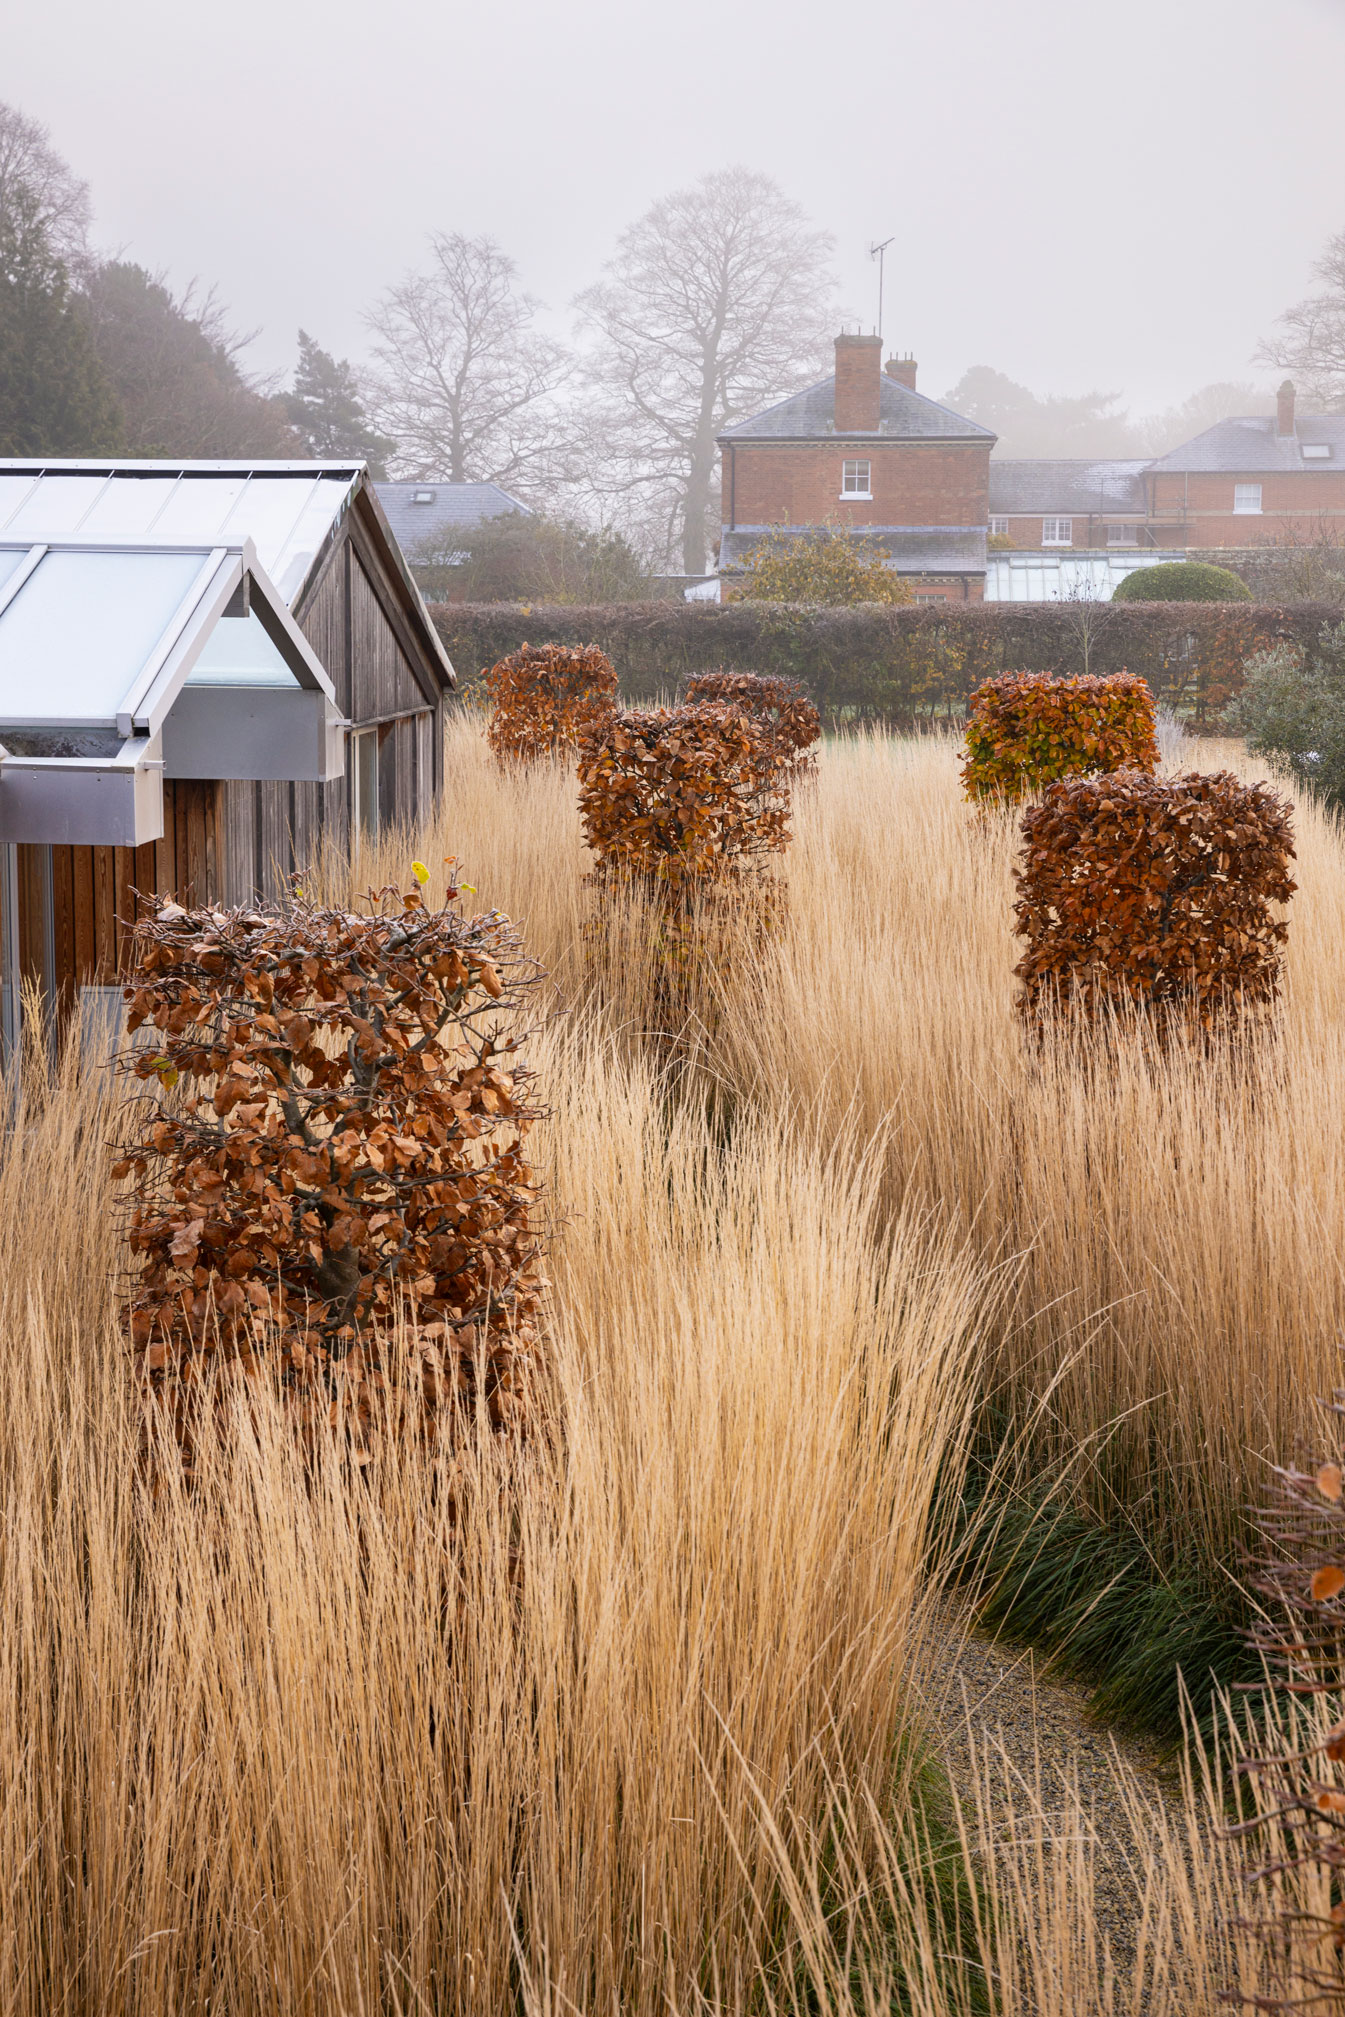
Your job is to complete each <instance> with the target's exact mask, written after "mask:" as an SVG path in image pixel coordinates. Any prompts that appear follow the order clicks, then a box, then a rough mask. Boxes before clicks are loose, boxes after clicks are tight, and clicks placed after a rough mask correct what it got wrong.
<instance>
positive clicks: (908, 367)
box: [883, 357, 915, 392]
mask: <svg viewBox="0 0 1345 2017" xmlns="http://www.w3.org/2000/svg"><path fill="white" fill-rule="evenodd" d="M883 369H884V371H885V372H886V373H887V375H888V377H889V378H895V379H896V381H897V384H898V385H904V386H905V387H906V390H907V391H908V392H914V391H915V359H914V358H913V357H889V358H888V360H887V363H886V364H885V365H884V366H883Z"/></svg>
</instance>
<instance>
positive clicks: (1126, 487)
mask: <svg viewBox="0 0 1345 2017" xmlns="http://www.w3.org/2000/svg"><path fill="white" fill-rule="evenodd" d="M1148 467H1149V464H1148V463H1147V462H1144V461H1124V462H1116V461H1107V462H1100V461H1098V460H1097V459H1096V458H1095V457H1092V456H1063V457H1058V458H1049V457H1035V456H1034V457H1024V458H1023V459H1022V460H1018V459H1017V458H1015V457H1012V456H1006V457H1005V458H1004V459H1003V460H1000V459H999V458H998V457H997V456H993V455H992V456H991V458H990V512H991V515H992V517H995V518H1004V517H1011V516H1012V515H1013V514H1014V513H1024V514H1027V515H1031V516H1035V515H1036V514H1037V513H1038V512H1061V513H1064V514H1066V515H1068V516H1072V517H1084V516H1086V515H1087V514H1088V513H1089V512H1094V513H1097V512H1101V513H1103V514H1104V515H1105V514H1106V513H1108V512H1136V513H1138V514H1140V515H1141V516H1142V515H1143V513H1144V511H1145V508H1146V506H1145V496H1144V471H1145V470H1146V469H1147V468H1148Z"/></svg>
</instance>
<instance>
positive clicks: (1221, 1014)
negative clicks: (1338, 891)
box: [1014, 770, 1297, 1030]
mask: <svg viewBox="0 0 1345 2017" xmlns="http://www.w3.org/2000/svg"><path fill="white" fill-rule="evenodd" d="M1023 843H1024V853H1023V858H1022V861H1021V862H1020V864H1019V866H1018V867H1017V868H1016V869H1015V871H1014V879H1015V882H1016V884H1017V894H1018V901H1017V903H1016V905H1015V907H1014V924H1015V928H1016V930H1017V931H1018V933H1019V936H1020V937H1022V938H1025V939H1026V940H1027V950H1026V952H1025V953H1024V954H1023V957H1022V958H1021V959H1020V961H1019V962H1018V965H1017V966H1016V967H1015V968H1014V973H1015V975H1016V976H1017V978H1018V979H1019V980H1020V981H1021V982H1022V983H1023V990H1022V994H1021V995H1020V997H1019V1001H1018V1007H1019V1011H1020V1013H1021V1014H1022V1015H1023V1016H1024V1017H1025V1018H1026V1019H1028V1020H1029V1021H1040V1020H1041V1019H1042V1018H1043V1017H1045V1016H1047V1015H1049V1014H1050V1013H1051V1012H1052V1011H1053V1010H1054V1009H1055V1008H1056V1007H1057V1006H1059V1007H1061V1008H1064V1009H1068V1010H1072V1011H1076V1012H1079V1013H1081V1014H1083V1015H1085V1016H1089V1017H1093V1016H1096V1015H1098V1014H1099V1013H1100V1012H1102V1013H1105V1012H1107V1011H1109V1010H1115V1009H1124V1008H1127V1007H1131V1008H1141V1009H1147V1010H1156V1011H1158V1012H1160V1013H1161V1014H1163V1015H1165V1016H1172V1015H1175V1016H1177V1017H1178V1018H1179V1019H1180V1020H1181V1021H1183V1022H1185V1023H1186V1024H1187V1025H1188V1026H1189V1027H1191V1028H1193V1029H1195V1028H1199V1029H1201V1030H1209V1029H1211V1028H1213V1027H1214V1025H1215V1024H1216V1023H1224V1022H1229V1021H1231V1020H1233V1019H1234V1018H1236V1017H1237V1016H1239V1015H1241V1014H1242V1013H1243V1012H1244V1011H1247V1010H1250V1009H1256V1008H1265V1007H1267V1006H1268V1005H1269V1004H1270V1003H1272V1002H1273V1001H1274V999H1275V996H1276V994H1277V993H1278V991H1279V985H1280V973H1281V969H1282V966H1283V947H1284V941H1285V939H1286V938H1287V937H1288V931H1289V927H1288V925H1287V924H1286V923H1285V922H1284V920H1283V918H1281V917H1278V916H1276V913H1275V909H1274V906H1276V905H1281V904H1286V903H1287V902H1288V901H1289V898H1290V897H1291V896H1292V895H1293V893H1294V890H1295V888H1296V887H1297V885H1296V884H1295V883H1294V881H1293V878H1292V877H1291V876H1290V874H1289V863H1290V861H1291V860H1292V859H1293V854H1294V840H1293V817H1292V808H1291V807H1290V805H1289V803H1288V801H1287V800H1285V799H1283V798H1281V797H1280V796H1279V794H1278V793H1277V792H1274V791H1272V790H1271V788H1270V787H1269V785H1265V784H1243V783H1242V781H1241V780H1240V779H1239V778H1236V777H1234V775H1233V773H1232V772H1231V771H1227V770H1223V771H1218V772H1213V773H1207V772H1200V771H1191V772H1188V773H1187V774H1186V775H1185V776H1183V777H1162V778H1160V777H1150V776H1148V775H1147V774H1146V773H1145V772H1143V771H1138V770H1121V771H1114V772H1113V773H1112V774H1111V775H1109V776H1104V777H1089V778H1074V777H1071V778H1065V779H1062V780H1061V781H1059V782H1058V783H1056V784H1050V785H1048V786H1047V787H1046V791H1045V795H1044V796H1043V798H1042V800H1041V802H1040V804H1038V805H1034V806H1030V807H1029V808H1028V810H1027V812H1025V813H1024V815H1023Z"/></svg>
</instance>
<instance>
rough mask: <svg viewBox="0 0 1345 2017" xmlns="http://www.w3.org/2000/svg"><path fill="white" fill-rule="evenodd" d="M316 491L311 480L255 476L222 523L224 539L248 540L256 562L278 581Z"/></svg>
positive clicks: (316, 484)
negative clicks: (253, 550) (297, 530)
mask: <svg viewBox="0 0 1345 2017" xmlns="http://www.w3.org/2000/svg"><path fill="white" fill-rule="evenodd" d="M319 487H320V486H319V484H318V482H317V480H316V479H315V478H314V477H311V476H310V477H297V478H296V477H292V476H272V477H266V476H254V477H253V478H252V480H251V481H250V482H249V484H248V487H247V490H246V492H245V493H244V495H243V496H242V497H240V498H239V500H238V502H237V504H236V505H235V506H234V508H233V510H232V511H231V512H230V514H229V516H228V518H227V519H226V520H225V522H224V526H223V527H222V533H223V536H225V537H226V538H229V539H242V538H244V537H246V538H248V539H250V540H251V541H252V543H253V545H254V546H255V547H256V549H257V558H258V560H259V561H260V562H261V564H262V566H263V567H264V568H265V569H266V572H267V573H268V574H269V575H270V577H271V579H272V581H277V580H278V579H279V577H280V575H281V573H282V572H283V570H284V567H285V563H286V558H287V555H288V554H289V551H290V546H291V542H292V540H293V538H294V533H295V529H296V527H297V526H298V524H299V521H300V519H301V518H302V517H303V515H304V513H305V510H306V508H307V506H308V504H309V501H310V500H311V499H312V497H313V496H314V493H315V492H316V491H318V489H319ZM296 585H297V584H296Z"/></svg>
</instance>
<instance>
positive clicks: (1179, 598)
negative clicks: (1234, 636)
mask: <svg viewBox="0 0 1345 2017" xmlns="http://www.w3.org/2000/svg"><path fill="white" fill-rule="evenodd" d="M1112 600H1113V601H1115V602H1250V601H1251V600H1252V592H1251V590H1250V588H1248V586H1247V584H1246V582H1245V581H1243V580H1242V578H1241V577H1240V576H1239V575H1236V574H1234V573H1233V570H1232V569H1231V568H1228V567H1211V566H1210V564H1209V562H1208V561H1203V560H1160V561H1159V562H1158V563H1157V565H1156V566H1154V567H1137V568H1136V569H1135V572H1134V573H1133V574H1128V575H1127V576H1126V578H1125V580H1124V581H1120V582H1118V583H1117V585H1116V590H1115V594H1114V595H1113V598H1112Z"/></svg>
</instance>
